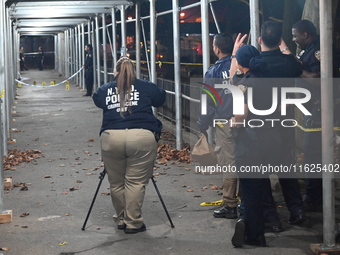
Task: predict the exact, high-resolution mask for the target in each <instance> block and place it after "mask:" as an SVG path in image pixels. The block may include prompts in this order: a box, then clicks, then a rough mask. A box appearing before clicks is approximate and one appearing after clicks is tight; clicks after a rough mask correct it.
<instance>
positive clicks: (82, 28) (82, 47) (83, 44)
mask: <svg viewBox="0 0 340 255" xmlns="http://www.w3.org/2000/svg"><path fill="white" fill-rule="evenodd" d="M84 48H85V24H84V23H82V24H81V46H80V49H81V51H80V52H81V61H80V65H79V68H80V67H81V66H82V65H84V64H85V52H84ZM80 75H81V84H80V86H81V88H82V89H85V72H84V71H83V72H81V73H80Z"/></svg>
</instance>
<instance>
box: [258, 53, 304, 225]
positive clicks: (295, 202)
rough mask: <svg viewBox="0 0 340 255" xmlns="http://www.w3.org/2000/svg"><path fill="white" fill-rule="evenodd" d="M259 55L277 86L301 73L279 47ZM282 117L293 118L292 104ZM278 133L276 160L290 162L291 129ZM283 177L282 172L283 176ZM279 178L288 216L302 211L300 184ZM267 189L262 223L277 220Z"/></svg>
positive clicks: (291, 84) (298, 65)
mask: <svg viewBox="0 0 340 255" xmlns="http://www.w3.org/2000/svg"><path fill="white" fill-rule="evenodd" d="M260 54H261V57H262V59H263V60H264V61H265V62H266V63H267V71H268V72H267V75H268V77H270V78H282V79H276V82H277V85H276V86H279V87H294V85H295V81H294V80H293V79H289V78H296V77H299V76H300V75H301V74H302V65H301V63H300V62H298V61H297V60H296V59H295V57H294V56H293V55H287V54H282V52H281V51H280V49H279V48H278V49H276V50H271V51H263V52H261V53H260ZM283 118H285V119H294V108H293V107H292V106H291V105H289V106H287V115H286V116H283ZM279 129H280V136H281V140H282V148H281V158H280V159H279V162H278V163H279V164H282V165H287V166H289V165H290V164H294V162H295V159H294V157H293V148H294V147H295V139H294V137H295V129H294V128H289V127H281V126H279ZM285 177H286V176H285ZM285 177H284V178H280V176H279V181H280V185H281V189H282V193H283V196H284V199H285V202H286V205H287V208H288V210H289V212H290V213H291V216H293V217H294V216H296V214H297V213H300V212H299V211H303V200H302V196H301V192H300V186H299V182H298V179H297V178H285ZM267 187H268V190H267V193H266V196H265V199H264V201H265V212H264V216H265V219H266V225H268V227H271V226H275V225H276V226H277V225H278V224H280V218H279V215H278V213H277V210H276V203H275V201H274V198H273V196H272V190H271V186H270V185H267Z"/></svg>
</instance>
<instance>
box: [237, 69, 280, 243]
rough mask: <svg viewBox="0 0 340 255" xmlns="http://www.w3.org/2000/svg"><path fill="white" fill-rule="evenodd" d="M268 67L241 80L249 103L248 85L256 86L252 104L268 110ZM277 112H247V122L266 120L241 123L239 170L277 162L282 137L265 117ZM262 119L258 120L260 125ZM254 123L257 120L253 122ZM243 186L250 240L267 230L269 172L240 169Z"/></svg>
mask: <svg viewBox="0 0 340 255" xmlns="http://www.w3.org/2000/svg"><path fill="white" fill-rule="evenodd" d="M266 75H267V71H265V70H264V71H263V72H261V73H258V72H256V73H255V72H253V71H248V72H247V73H246V74H245V75H244V77H243V78H242V79H241V80H240V81H239V82H238V86H239V87H240V89H241V90H242V91H243V92H244V97H245V103H247V97H248V91H249V87H252V89H253V96H252V99H253V106H254V108H255V109H257V110H267V109H269V108H270V107H271V105H272V88H273V87H274V86H275V84H273V83H269V84H263V79H258V77H265V76H266ZM277 114H278V113H277V112H275V113H273V114H271V115H266V116H260V115H255V114H253V113H252V112H250V111H249V112H248V116H247V119H246V123H248V121H249V120H251V119H258V120H262V121H264V123H265V124H264V125H263V127H255V128H254V127H250V126H247V127H245V128H243V127H241V128H239V129H238V130H237V131H238V132H237V134H235V136H236V137H235V140H236V148H235V159H236V164H237V167H238V169H239V170H241V168H242V167H243V168H244V167H254V166H257V167H259V166H261V165H268V164H271V165H274V164H276V163H277V162H278V157H279V155H280V151H281V146H280V144H281V138H280V134H279V129H278V128H277V127H276V125H277V124H276V125H274V127H271V122H270V125H269V124H268V123H266V121H265V119H276V118H278V115H277ZM259 123H260V122H257V123H256V125H258V124H259ZM253 125H255V122H253ZM239 176H240V183H241V189H242V202H243V207H244V215H243V219H244V220H245V221H246V225H247V232H246V236H247V239H248V240H256V239H257V237H258V236H259V235H263V234H264V226H265V224H264V217H263V214H264V203H263V202H264V196H265V192H266V186H267V185H268V176H264V175H262V174H261V173H249V172H246V173H242V172H239Z"/></svg>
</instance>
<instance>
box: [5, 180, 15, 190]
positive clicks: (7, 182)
mask: <svg viewBox="0 0 340 255" xmlns="http://www.w3.org/2000/svg"><path fill="white" fill-rule="evenodd" d="M12 188H13V185H12V177H8V178H5V180H4V189H5V190H11V189H12Z"/></svg>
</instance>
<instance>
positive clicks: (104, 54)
mask: <svg viewBox="0 0 340 255" xmlns="http://www.w3.org/2000/svg"><path fill="white" fill-rule="evenodd" d="M102 26H103V30H102V32H103V33H102V36H103V64H104V84H106V83H107V53H106V20H105V13H102Z"/></svg>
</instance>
